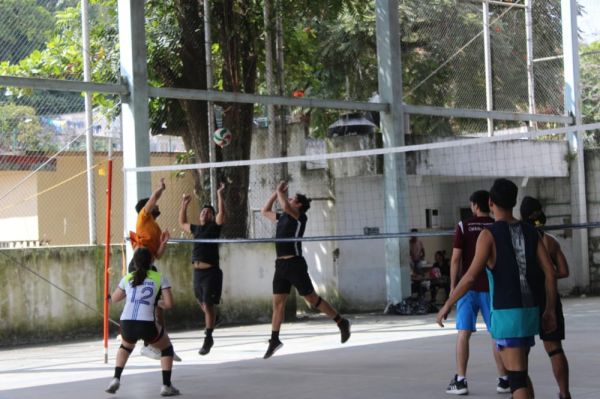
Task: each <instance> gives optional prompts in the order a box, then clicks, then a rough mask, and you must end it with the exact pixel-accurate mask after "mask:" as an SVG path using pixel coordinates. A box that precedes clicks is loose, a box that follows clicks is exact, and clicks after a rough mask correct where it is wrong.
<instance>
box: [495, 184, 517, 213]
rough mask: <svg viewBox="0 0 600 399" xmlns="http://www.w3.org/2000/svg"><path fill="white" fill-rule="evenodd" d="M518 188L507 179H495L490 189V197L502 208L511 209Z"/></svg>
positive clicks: (515, 202) (515, 201)
mask: <svg viewBox="0 0 600 399" xmlns="http://www.w3.org/2000/svg"><path fill="white" fill-rule="evenodd" d="M518 191H519V188H518V187H517V185H516V184H515V183H513V182H512V181H510V180H508V179H496V180H494V184H493V185H492V188H491V189H490V199H491V200H492V202H493V203H494V204H496V205H497V206H499V207H500V208H502V209H506V210H511V209H513V208H514V207H515V205H516V204H517V192H518Z"/></svg>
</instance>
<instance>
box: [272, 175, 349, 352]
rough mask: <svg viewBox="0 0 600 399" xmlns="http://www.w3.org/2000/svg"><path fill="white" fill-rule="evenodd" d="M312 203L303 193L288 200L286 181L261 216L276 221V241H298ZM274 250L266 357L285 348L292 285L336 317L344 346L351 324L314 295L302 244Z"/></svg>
mask: <svg viewBox="0 0 600 399" xmlns="http://www.w3.org/2000/svg"><path fill="white" fill-rule="evenodd" d="M275 201H278V202H279V205H280V206H281V210H282V212H281V213H276V212H274V211H273V210H272V208H273V204H274V203H275ZM310 201H311V200H310V199H308V198H307V197H306V196H305V195H303V194H296V195H295V196H294V197H290V198H288V185H287V183H286V182H281V183H279V185H278V186H277V190H276V191H275V192H274V193H273V194H272V195H271V196H270V197H269V199H268V200H267V202H266V203H265V205H264V206H263V208H262V209H261V214H262V215H263V216H264V217H266V218H267V219H269V220H271V221H273V222H277V232H276V235H275V237H276V238H299V237H302V236H303V235H304V230H305V228H306V222H307V220H308V219H307V217H306V211H308V209H309V208H310ZM275 249H276V252H277V259H276V261H275V275H274V276H273V317H272V323H271V324H272V331H271V339H270V340H269V347H268V348H267V352H266V353H265V355H264V358H265V359H268V358H270V357H271V356H273V354H274V353H275V352H276V351H277V350H278V349H280V348H281V347H282V346H283V343H282V342H281V341H280V340H279V330H280V328H281V323H282V322H283V318H284V314H285V313H284V312H285V301H286V299H287V297H288V295H289V294H290V290H291V288H292V285H293V286H294V287H296V289H297V290H298V294H300V295H301V296H302V297H304V299H305V300H306V301H307V302H308V303H309V304H310V305H311V306H312V307H313V308H315V309H317V310H319V311H321V312H323V313H325V314H327V315H328V316H329V317H331V318H333V320H334V321H335V322H336V323H337V326H338V328H339V329H340V333H341V337H342V343H345V342H346V341H348V339H349V338H350V321H349V320H348V319H345V318H343V317H342V316H340V314H339V313H338V312H337V311H336V310H335V309H334V308H333V307H332V306H331V305H330V304H329V303H328V302H327V301H326V300H324V299H322V298H321V297H320V296H318V295H317V294H316V293H315V290H314V288H313V285H312V282H311V280H310V276H309V275H308V266H307V264H306V260H305V259H304V256H302V243H301V242H300V241H295V242H277V243H276V244H275Z"/></svg>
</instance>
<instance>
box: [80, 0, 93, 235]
mask: <svg viewBox="0 0 600 399" xmlns="http://www.w3.org/2000/svg"><path fill="white" fill-rule="evenodd" d="M88 11H89V4H88V0H82V1H81V36H82V47H83V48H82V53H83V54H82V56H83V81H84V82H90V81H91V80H92V74H91V66H90V64H91V62H90V21H89V13H88ZM84 96H85V97H84V98H85V144H86V145H85V154H86V165H87V202H88V204H87V205H88V241H89V244H90V245H94V244H96V195H95V190H94V187H95V183H94V170H93V169H92V165H94V130H93V128H92V127H93V126H92V125H93V118H92V93H91V92H89V91H86V92H85V94H84Z"/></svg>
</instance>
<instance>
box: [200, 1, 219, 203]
mask: <svg viewBox="0 0 600 399" xmlns="http://www.w3.org/2000/svg"><path fill="white" fill-rule="evenodd" d="M210 33H211V22H210V0H204V52H205V53H206V54H205V58H206V87H207V88H208V90H212V89H213V71H212V50H211V49H212V39H211V35H210ZM206 106H207V108H208V159H209V160H210V162H215V161H216V159H217V157H216V154H215V143H213V140H212V135H213V132H214V131H215V109H214V105H213V103H212V102H210V101H209V102H207V103H206ZM209 174H210V202H211V203H212V204H216V203H217V170H216V169H214V168H211V169H210V172H209ZM220 211H221V210H220V209H219V212H220Z"/></svg>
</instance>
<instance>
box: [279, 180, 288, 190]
mask: <svg viewBox="0 0 600 399" xmlns="http://www.w3.org/2000/svg"><path fill="white" fill-rule="evenodd" d="M287 191H288V184H287V182H285V181H281V182H279V184H278V185H277V192H278V193H287Z"/></svg>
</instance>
